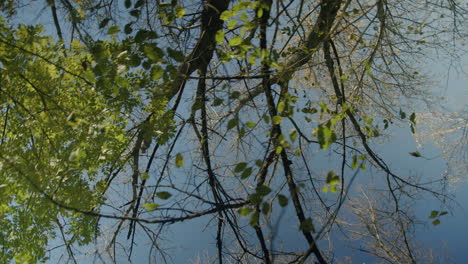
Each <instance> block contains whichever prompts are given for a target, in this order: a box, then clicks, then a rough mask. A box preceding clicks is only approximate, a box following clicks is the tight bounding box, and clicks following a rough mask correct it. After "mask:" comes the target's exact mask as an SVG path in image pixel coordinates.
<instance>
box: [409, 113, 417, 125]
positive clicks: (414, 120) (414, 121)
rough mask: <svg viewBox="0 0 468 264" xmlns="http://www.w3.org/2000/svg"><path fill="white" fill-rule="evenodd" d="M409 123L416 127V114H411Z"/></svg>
mask: <svg viewBox="0 0 468 264" xmlns="http://www.w3.org/2000/svg"><path fill="white" fill-rule="evenodd" d="M410 121H411V123H413V124H414V125H416V114H415V113H412V114H411V115H410Z"/></svg>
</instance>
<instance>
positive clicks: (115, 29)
mask: <svg viewBox="0 0 468 264" xmlns="http://www.w3.org/2000/svg"><path fill="white" fill-rule="evenodd" d="M119 31H120V27H119V26H112V27H110V28H109V29H108V30H107V34H109V35H114V34H117V33H119Z"/></svg>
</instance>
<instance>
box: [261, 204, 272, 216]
mask: <svg viewBox="0 0 468 264" xmlns="http://www.w3.org/2000/svg"><path fill="white" fill-rule="evenodd" d="M270 210H271V206H270V203H268V202H264V203H263V206H262V213H263V214H264V215H267V214H268V213H269V212H270Z"/></svg>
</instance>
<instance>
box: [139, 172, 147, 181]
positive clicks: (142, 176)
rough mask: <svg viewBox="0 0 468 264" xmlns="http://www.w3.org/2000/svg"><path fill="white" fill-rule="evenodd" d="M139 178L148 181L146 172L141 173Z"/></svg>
mask: <svg viewBox="0 0 468 264" xmlns="http://www.w3.org/2000/svg"><path fill="white" fill-rule="evenodd" d="M140 177H141V179H142V180H147V179H149V174H148V173H147V172H144V173H142V174H141V175H140Z"/></svg>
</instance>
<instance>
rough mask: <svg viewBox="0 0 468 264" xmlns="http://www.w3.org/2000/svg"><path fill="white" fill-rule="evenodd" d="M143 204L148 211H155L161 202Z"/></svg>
mask: <svg viewBox="0 0 468 264" xmlns="http://www.w3.org/2000/svg"><path fill="white" fill-rule="evenodd" d="M142 206H143V208H145V209H146V211H154V210H156V209H158V208H159V204H155V203H145V204H143V205H142Z"/></svg>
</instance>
